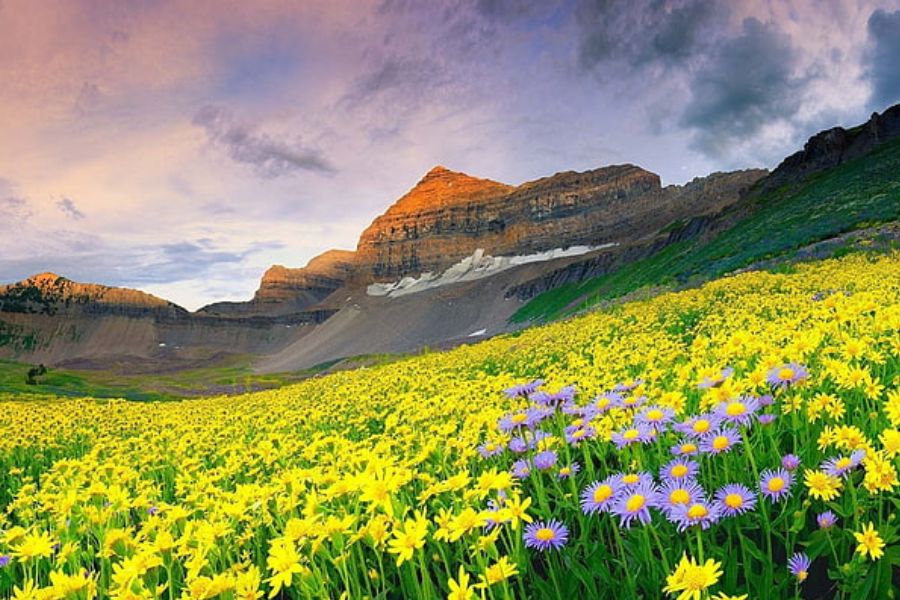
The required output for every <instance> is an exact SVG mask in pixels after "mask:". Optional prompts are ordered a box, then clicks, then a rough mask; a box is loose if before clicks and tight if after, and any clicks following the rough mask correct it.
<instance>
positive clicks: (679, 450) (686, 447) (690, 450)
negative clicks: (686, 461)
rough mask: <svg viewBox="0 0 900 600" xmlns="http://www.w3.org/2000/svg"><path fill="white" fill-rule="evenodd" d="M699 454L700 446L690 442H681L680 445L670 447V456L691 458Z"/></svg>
mask: <svg viewBox="0 0 900 600" xmlns="http://www.w3.org/2000/svg"><path fill="white" fill-rule="evenodd" d="M698 452H700V446H699V445H697V444H696V443H695V442H693V441H691V440H683V441H682V442H681V443H680V444H675V445H674V446H672V454H674V455H675V456H693V455H695V454H697V453H698Z"/></svg>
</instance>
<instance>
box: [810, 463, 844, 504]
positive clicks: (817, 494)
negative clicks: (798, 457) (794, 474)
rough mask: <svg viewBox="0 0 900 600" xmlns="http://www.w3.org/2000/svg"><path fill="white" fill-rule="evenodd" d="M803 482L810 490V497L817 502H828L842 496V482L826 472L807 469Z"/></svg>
mask: <svg viewBox="0 0 900 600" xmlns="http://www.w3.org/2000/svg"><path fill="white" fill-rule="evenodd" d="M803 481H804V483H806V487H807V488H809V495H810V496H812V497H813V498H815V499H817V500H825V501H826V502H828V501H830V500H832V499H834V498H837V497H838V496H839V495H840V489H841V485H842V484H841V480H840V479H838V478H837V477H834V476H833V475H829V474H828V473H825V472H824V471H813V470H812V469H806V470H805V471H804V475H803Z"/></svg>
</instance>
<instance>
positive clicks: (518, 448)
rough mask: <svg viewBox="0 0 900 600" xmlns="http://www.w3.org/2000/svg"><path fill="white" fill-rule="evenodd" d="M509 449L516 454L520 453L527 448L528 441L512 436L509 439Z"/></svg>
mask: <svg viewBox="0 0 900 600" xmlns="http://www.w3.org/2000/svg"><path fill="white" fill-rule="evenodd" d="M509 449H510V450H511V451H513V452H515V453H516V454H522V453H523V452H525V451H527V450H528V442H526V441H525V440H524V439H522V438H520V437H514V438H513V439H511V440H509Z"/></svg>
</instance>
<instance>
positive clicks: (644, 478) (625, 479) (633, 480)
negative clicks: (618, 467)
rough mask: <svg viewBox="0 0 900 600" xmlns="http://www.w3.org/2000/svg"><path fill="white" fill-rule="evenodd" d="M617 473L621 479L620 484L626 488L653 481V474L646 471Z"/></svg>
mask: <svg viewBox="0 0 900 600" xmlns="http://www.w3.org/2000/svg"><path fill="white" fill-rule="evenodd" d="M618 475H619V477H621V479H622V485H624V486H625V487H626V488H628V489H631V488H634V487H636V486H639V485H642V484H645V483H649V484H652V483H653V475H651V474H650V473H648V472H647V471H638V472H636V473H619V474H618Z"/></svg>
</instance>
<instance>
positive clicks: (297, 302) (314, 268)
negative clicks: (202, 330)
mask: <svg viewBox="0 0 900 600" xmlns="http://www.w3.org/2000/svg"><path fill="white" fill-rule="evenodd" d="M353 267H354V252H352V251H350V250H328V251H327V252H324V253H322V254H320V255H319V256H316V257H315V258H313V259H312V260H310V261H309V263H307V265H306V266H305V267H303V268H299V269H291V268H287V267H283V266H281V265H274V266H272V267H269V269H268V270H267V271H266V272H265V274H263V277H262V280H261V281H260V284H259V289H258V290H257V291H256V294H255V295H254V296H253V299H252V300H250V301H249V302H217V303H215V304H210V305H208V306H204V307H203V308H201V309H200V311H199V312H201V313H204V314H209V315H220V316H229V315H271V316H276V315H288V314H292V313H296V312H300V311H304V310H306V309H308V308H310V307H312V306H314V305H316V304H318V303H319V302H321V301H322V300H324V299H325V298H326V297H328V296H329V295H330V294H331V293H332V292H334V291H335V290H337V289H338V288H340V287H341V286H342V285H344V282H346V281H347V278H348V276H349V274H350V272H351V271H352V269H353Z"/></svg>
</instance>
